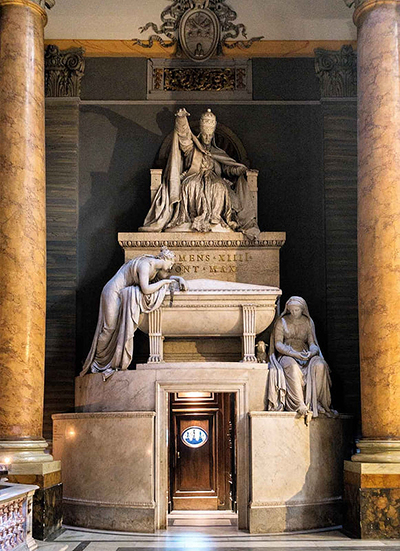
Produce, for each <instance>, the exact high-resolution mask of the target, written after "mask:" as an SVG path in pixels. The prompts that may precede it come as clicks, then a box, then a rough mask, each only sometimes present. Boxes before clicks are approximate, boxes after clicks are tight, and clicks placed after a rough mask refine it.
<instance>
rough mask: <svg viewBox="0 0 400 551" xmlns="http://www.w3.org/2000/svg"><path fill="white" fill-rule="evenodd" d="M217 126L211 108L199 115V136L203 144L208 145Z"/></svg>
mask: <svg viewBox="0 0 400 551" xmlns="http://www.w3.org/2000/svg"><path fill="white" fill-rule="evenodd" d="M216 126H217V118H216V116H215V115H214V113H213V112H212V111H211V109H207V111H206V112H205V113H203V114H202V115H201V117H200V138H201V141H202V142H203V144H204V145H210V144H211V141H212V139H213V136H214V132H215V128H216Z"/></svg>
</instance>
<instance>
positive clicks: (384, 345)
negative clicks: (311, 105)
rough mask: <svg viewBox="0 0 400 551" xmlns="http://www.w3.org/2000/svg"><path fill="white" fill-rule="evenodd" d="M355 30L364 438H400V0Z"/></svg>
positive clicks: (363, 15)
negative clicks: (357, 96) (356, 34)
mask: <svg viewBox="0 0 400 551" xmlns="http://www.w3.org/2000/svg"><path fill="white" fill-rule="evenodd" d="M355 21H356V23H357V25H358V47H357V50H358V94H359V107H358V117H359V128H358V154H359V169H358V179H359V184H358V189H359V191H358V262H359V272H358V276H359V318H360V361H361V400H362V433H363V437H364V438H367V439H372V440H392V439H393V440H399V439H400V67H399V33H400V1H398V0H397V1H395V0H389V1H388V0H367V1H366V2H364V3H363V4H361V5H360V7H359V8H358V9H357V10H356V12H355Z"/></svg>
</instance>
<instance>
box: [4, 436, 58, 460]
mask: <svg viewBox="0 0 400 551" xmlns="http://www.w3.org/2000/svg"><path fill="white" fill-rule="evenodd" d="M47 447H48V444H47V442H46V440H44V438H40V439H37V440H34V439H32V440H31V439H28V438H27V439H26V440H23V439H21V440H1V439H0V463H6V464H7V465H14V464H15V463H18V464H19V463H48V462H50V461H53V457H52V456H51V455H50V454H49V453H46V451H45V450H46V448H47Z"/></svg>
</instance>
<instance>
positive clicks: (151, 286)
mask: <svg viewBox="0 0 400 551" xmlns="http://www.w3.org/2000/svg"><path fill="white" fill-rule="evenodd" d="M138 274H139V286H140V290H141V291H142V293H143V294H144V295H151V294H152V293H155V292H156V291H158V290H159V289H161V287H163V286H164V285H170V284H171V280H170V279H161V280H160V281H156V282H155V283H150V266H149V264H147V263H143V264H142V265H141V266H139V267H138Z"/></svg>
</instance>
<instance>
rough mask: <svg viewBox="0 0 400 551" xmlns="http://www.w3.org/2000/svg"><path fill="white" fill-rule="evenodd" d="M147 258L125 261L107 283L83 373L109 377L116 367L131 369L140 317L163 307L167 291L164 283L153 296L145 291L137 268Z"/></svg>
mask: <svg viewBox="0 0 400 551" xmlns="http://www.w3.org/2000/svg"><path fill="white" fill-rule="evenodd" d="M145 258H146V256H139V257H138V258H134V259H133V260H130V261H128V262H126V263H125V264H124V265H123V266H122V267H121V268H120V269H119V270H118V272H117V273H116V274H115V276H114V277H113V278H112V279H110V281H109V282H108V283H107V284H106V285H105V286H104V288H103V290H102V292H101V297H100V308H99V317H98V321H97V327H96V331H95V334H94V337H93V342H92V346H91V348H90V351H89V354H88V356H87V358H86V361H85V363H84V366H83V369H82V371H81V373H80V375H81V376H83V375H85V374H86V373H88V372H89V371H91V372H92V373H103V377H104V378H107V377H109V376H110V375H111V374H112V373H113V372H114V371H115V370H116V369H122V370H124V369H128V367H129V364H130V363H131V361H132V354H133V337H134V334H135V331H136V329H137V326H138V323H139V316H140V314H141V313H149V312H152V311H153V310H156V309H157V308H160V306H161V304H162V301H163V300H164V297H165V293H166V291H167V288H166V286H165V285H164V286H163V287H161V289H159V290H158V291H156V292H154V293H152V294H150V295H145V294H143V293H142V291H141V290H140V286H139V274H138V268H139V267H140V264H141V262H143V260H144V259H145ZM145 261H146V260H145ZM146 262H147V261H146Z"/></svg>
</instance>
